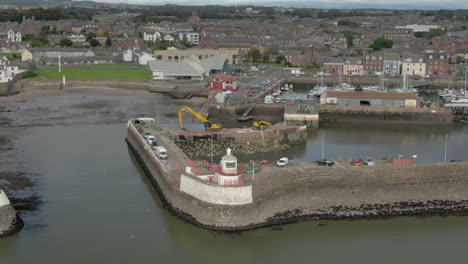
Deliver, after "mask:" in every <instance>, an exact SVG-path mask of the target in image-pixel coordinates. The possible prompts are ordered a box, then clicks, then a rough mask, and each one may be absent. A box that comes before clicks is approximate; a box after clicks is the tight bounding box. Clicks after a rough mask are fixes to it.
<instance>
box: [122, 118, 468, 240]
mask: <svg viewBox="0 0 468 264" xmlns="http://www.w3.org/2000/svg"><path fill="white" fill-rule="evenodd" d="M129 124H130V125H129V132H128V137H127V143H128V145H129V148H130V150H131V151H132V152H133V154H134V155H135V157H136V158H137V160H138V161H139V163H140V165H141V166H142V167H143V169H144V170H145V172H146V174H147V176H148V178H149V179H150V181H151V182H152V184H153V186H154V187H155V189H156V191H157V192H158V194H159V195H160V197H161V199H162V201H163V203H164V204H165V207H166V208H167V209H169V210H170V211H171V212H172V213H174V214H176V215H178V216H180V217H181V218H183V219H185V220H187V221H189V222H191V223H193V224H195V225H198V226H201V227H204V228H209V229H214V230H236V231H237V230H246V229H252V228H258V227H262V226H268V225H275V224H284V223H290V222H296V221H301V220H309V219H342V218H363V217H392V216H400V215H468V192H467V190H468V163H467V162H459V163H458V162H457V163H444V164H418V165H413V166H407V167H395V166H393V165H391V164H378V165H376V166H375V167H353V166H351V165H349V163H347V162H346V163H339V162H338V163H337V164H336V165H335V166H333V167H320V166H317V165H315V164H313V163H310V162H299V163H292V164H291V165H290V166H288V167H285V168H278V167H276V166H274V165H267V166H265V167H263V168H262V171H261V172H260V173H259V174H258V175H257V180H255V181H254V182H253V184H252V186H249V187H250V188H251V198H252V200H251V202H250V200H249V201H248V202H247V203H243V204H235V202H234V203H233V202H232V201H233V200H232V199H245V198H246V197H247V198H248V197H249V194H248V193H246V191H248V190H249V189H248V188H239V193H238V196H236V195H233V193H235V190H236V187H220V186H214V185H209V184H206V183H204V182H203V181H202V180H199V179H197V178H196V177H192V176H187V175H184V176H181V175H183V168H179V170H177V171H171V170H168V169H166V168H165V166H164V164H163V163H162V162H161V161H159V160H158V159H157V158H155V156H154V155H153V154H151V153H149V152H148V150H147V148H146V147H145V145H146V144H145V142H144V140H143V138H142V136H141V135H140V134H139V133H138V131H137V130H136V129H135V128H134V127H133V125H132V124H131V123H129ZM157 138H158V142H163V141H164V140H165V139H164V136H161V135H157ZM167 141H169V140H167ZM165 147H166V148H167V149H168V153H169V155H171V152H172V151H173V150H175V151H176V149H175V148H177V146H175V145H174V144H172V145H165ZM183 177H190V180H191V182H192V183H193V182H194V181H196V185H197V186H198V185H200V184H205V186H204V187H203V188H197V190H196V191H195V190H188V189H186V188H193V186H192V185H187V184H185V183H183V181H185V179H184V180H182V181H181V178H183ZM211 187H216V189H217V190H216V191H215V190H214V188H213V189H212V188H211ZM219 188H230V190H229V192H230V194H229V195H226V196H223V195H224V194H223V192H222V191H219V190H218V189H219ZM213 195H218V196H217V197H216V198H213Z"/></svg>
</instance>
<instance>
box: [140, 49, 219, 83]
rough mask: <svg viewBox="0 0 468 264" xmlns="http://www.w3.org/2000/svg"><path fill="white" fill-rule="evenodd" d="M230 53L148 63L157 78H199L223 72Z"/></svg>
mask: <svg viewBox="0 0 468 264" xmlns="http://www.w3.org/2000/svg"><path fill="white" fill-rule="evenodd" d="M227 57H228V54H219V55H216V56H213V57H210V58H207V59H204V60H200V59H198V58H197V57H195V56H194V55H192V56H190V57H188V58H185V59H184V60H183V61H180V62H168V61H161V60H150V61H149V62H148V65H149V67H150V69H151V71H152V72H153V79H155V80H198V81H202V80H204V79H205V77H208V76H210V75H213V74H219V73H222V72H223V70H224V68H225V65H226V64H227V63H228V62H227Z"/></svg>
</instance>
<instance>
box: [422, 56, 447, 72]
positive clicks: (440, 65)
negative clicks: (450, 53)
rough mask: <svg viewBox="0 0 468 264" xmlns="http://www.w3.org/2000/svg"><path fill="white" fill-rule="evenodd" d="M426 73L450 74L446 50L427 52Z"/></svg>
mask: <svg viewBox="0 0 468 264" xmlns="http://www.w3.org/2000/svg"><path fill="white" fill-rule="evenodd" d="M425 62H426V73H425V75H429V76H448V75H449V72H448V57H447V54H446V53H444V52H440V53H433V52H429V53H426V58H425Z"/></svg>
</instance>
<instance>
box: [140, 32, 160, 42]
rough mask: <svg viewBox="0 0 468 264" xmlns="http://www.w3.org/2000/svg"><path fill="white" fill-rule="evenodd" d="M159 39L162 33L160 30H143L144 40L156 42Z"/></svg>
mask: <svg viewBox="0 0 468 264" xmlns="http://www.w3.org/2000/svg"><path fill="white" fill-rule="evenodd" d="M158 39H161V33H159V32H158V31H154V32H143V40H144V41H153V42H156V41H157V40H158Z"/></svg>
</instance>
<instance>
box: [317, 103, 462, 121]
mask: <svg viewBox="0 0 468 264" xmlns="http://www.w3.org/2000/svg"><path fill="white" fill-rule="evenodd" d="M319 116H320V121H330V122H370V123H411V124H437V125H447V124H451V123H452V122H453V119H454V116H453V114H452V112H450V111H449V110H447V109H443V108H438V109H422V108H403V107H366V106H335V105H321V106H320V107H319Z"/></svg>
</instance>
